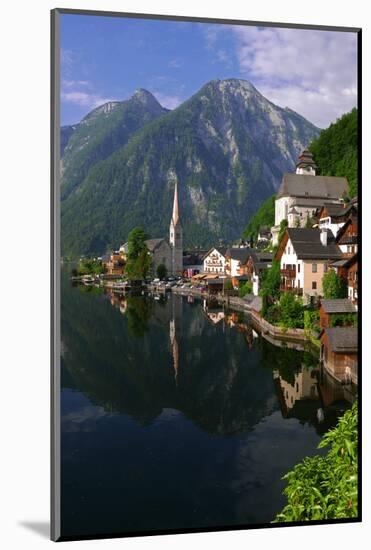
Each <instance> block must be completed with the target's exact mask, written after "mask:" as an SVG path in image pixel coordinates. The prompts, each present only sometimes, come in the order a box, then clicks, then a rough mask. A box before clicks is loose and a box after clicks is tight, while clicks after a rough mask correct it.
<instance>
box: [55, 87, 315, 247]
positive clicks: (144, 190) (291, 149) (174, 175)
mask: <svg viewBox="0 0 371 550" xmlns="http://www.w3.org/2000/svg"><path fill="white" fill-rule="evenodd" d="M143 93H144V92H143ZM146 93H147V94H148V92H146ZM129 101H131V100H129ZM155 101H156V100H155ZM103 108H104V106H103V107H101V108H100V109H103ZM93 113H94V111H93ZM91 116H92V114H90V115H88V117H86V119H89V118H90V117H91ZM111 117H112V120H113V119H115V109H113V110H112V113H111ZM86 119H84V120H86ZM83 123H84V121H83ZM83 123H81V124H83ZM85 124H86V123H85ZM78 131H79V128H78V129H77V130H76V131H75V132H74V133H73V134H72V136H71V138H70V141H69V143H68V146H67V147H66V149H65V155H64V158H63V163H64V172H63V183H62V185H63V186H66V189H65V190H64V192H62V196H63V199H64V200H63V202H62V247H63V254H68V255H77V254H80V253H94V252H95V253H101V252H104V251H105V250H106V249H107V248H109V247H117V246H118V245H119V244H120V243H121V242H123V241H124V240H125V239H126V237H127V235H128V233H129V231H130V230H131V228H132V227H134V226H136V225H141V226H143V227H144V228H145V230H146V231H147V232H148V233H149V234H150V235H151V236H152V237H159V236H167V234H168V226H169V222H170V216H171V207H172V194H173V189H174V185H175V182H176V181H177V182H178V190H179V195H180V208H181V217H182V222H183V228H184V242H185V245H186V246H194V245H201V246H209V245H210V244H212V243H218V242H219V241H220V240H225V241H231V240H234V239H236V238H237V237H239V235H240V234H241V231H242V229H243V227H244V225H245V224H246V222H247V221H248V219H249V218H250V217H251V215H252V214H253V213H254V212H255V211H256V210H257V208H258V207H259V206H260V204H261V203H262V202H263V201H264V200H265V199H266V198H267V197H269V196H270V195H272V193H274V191H275V190H276V189H277V187H278V185H279V183H280V180H281V177H282V174H283V173H284V172H287V171H292V170H293V168H294V166H295V162H296V160H297V157H298V154H299V153H300V152H301V150H302V149H304V148H305V147H307V146H308V144H309V143H310V142H311V141H312V139H313V138H314V137H317V136H318V134H319V129H318V128H316V127H315V126H314V125H313V124H311V123H310V122H308V121H307V120H306V119H304V118H303V117H302V116H300V115H298V114H297V113H295V112H294V111H292V110H290V109H287V108H286V109H283V108H281V107H278V106H276V105H274V104H273V103H271V102H270V101H268V100H267V99H266V98H265V97H264V96H263V95H262V94H260V93H259V92H258V90H257V89H256V88H255V87H254V86H253V85H252V84H251V83H250V82H247V81H244V80H237V79H229V80H221V81H220V80H216V81H211V82H209V83H207V84H206V85H205V86H203V87H202V88H201V90H200V91H199V92H198V93H196V94H195V95H194V96H193V97H191V98H190V99H189V100H188V101H186V102H184V103H183V104H182V105H180V106H179V107H178V108H177V109H175V110H174V111H170V112H166V113H164V114H162V115H161V116H159V117H158V118H157V119H156V120H153V121H152V122H149V123H147V124H145V125H144V126H143V127H142V128H141V129H139V130H138V131H137V132H135V133H132V135H131V137H130V139H129V140H128V141H127V143H126V144H125V145H124V146H121V147H120V148H118V149H117V150H116V151H115V152H114V153H113V154H111V155H108V153H107V155H106V158H104V160H101V161H99V162H95V163H94V164H92V165H91V166H90V167H89V168H88V169H86V170H85V174H83V175H84V176H85V177H81V173H80V175H79V176H78V177H77V176H76V174H75V177H74V178H72V180H73V181H72V183H71V180H70V178H71V177H72V175H71V170H70V171H68V170H67V167H66V158H67V155H68V159H69V160H68V162H69V163H70V162H72V161H73V160H74V159H73V156H74V155H73V151H72V150H71V149H72V144H73V143H74V142H75V140H76V138H77V136H78ZM89 135H90V136H91V135H92V131H90V132H89ZM91 139H92V138H91ZM94 142H95V143H96V148H95V151H98V149H99V143H100V138H99V139H98V137H97V136H95V135H94ZM112 145H113V144H112ZM70 148H71V149H70ZM111 149H112V147H111ZM74 150H75V151H76V153H77V154H79V153H80V154H81V152H80V151H79V150H78V147H75V148H74Z"/></svg>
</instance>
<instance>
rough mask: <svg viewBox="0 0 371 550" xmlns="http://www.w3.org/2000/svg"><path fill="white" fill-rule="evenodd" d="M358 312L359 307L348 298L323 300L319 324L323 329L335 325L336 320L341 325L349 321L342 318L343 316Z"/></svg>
mask: <svg viewBox="0 0 371 550" xmlns="http://www.w3.org/2000/svg"><path fill="white" fill-rule="evenodd" d="M356 314H357V308H356V307H355V306H354V304H353V303H352V302H351V301H350V300H348V299H347V298H339V299H333V300H325V299H323V300H321V306H320V309H319V326H320V328H321V329H324V328H328V327H331V326H333V323H334V322H336V323H338V324H339V325H340V324H341V325H344V324H346V323H347V322H348V324H349V319H348V321H345V320H341V316H347V317H349V316H353V315H356Z"/></svg>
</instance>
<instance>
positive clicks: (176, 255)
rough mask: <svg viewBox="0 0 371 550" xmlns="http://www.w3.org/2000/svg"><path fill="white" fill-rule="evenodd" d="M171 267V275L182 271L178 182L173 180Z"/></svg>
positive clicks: (181, 233) (181, 232)
mask: <svg viewBox="0 0 371 550" xmlns="http://www.w3.org/2000/svg"><path fill="white" fill-rule="evenodd" d="M169 241H170V247H171V267H172V273H173V275H182V273H183V228H182V222H181V221H180V215H179V203H178V184H177V183H176V182H175V190H174V204H173V215H172V217H171V222H170V240H169Z"/></svg>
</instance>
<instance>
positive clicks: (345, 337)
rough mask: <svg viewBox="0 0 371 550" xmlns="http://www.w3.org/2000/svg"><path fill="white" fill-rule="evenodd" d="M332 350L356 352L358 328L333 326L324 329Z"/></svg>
mask: <svg viewBox="0 0 371 550" xmlns="http://www.w3.org/2000/svg"><path fill="white" fill-rule="evenodd" d="M324 332H325V333H326V334H327V337H328V339H329V342H330V346H331V348H332V350H333V351H336V352H338V353H341V352H344V353H346V352H356V351H357V350H358V330H357V329H356V328H354V327H333V328H327V329H325V331H324Z"/></svg>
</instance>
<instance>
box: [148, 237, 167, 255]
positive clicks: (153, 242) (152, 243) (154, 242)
mask: <svg viewBox="0 0 371 550" xmlns="http://www.w3.org/2000/svg"><path fill="white" fill-rule="evenodd" d="M144 242H145V244H146V247H147V248H148V250H149V251H150V252H153V251H154V250H156V248H158V247H159V246H160V245H161V244H162V243H163V242H166V241H165V239H148V240H147V241H144Z"/></svg>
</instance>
